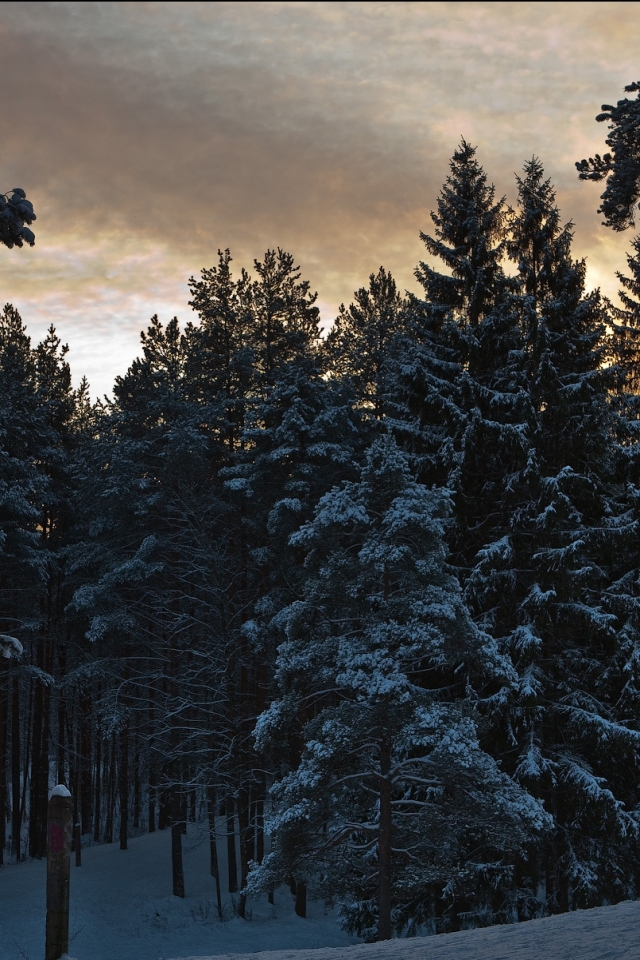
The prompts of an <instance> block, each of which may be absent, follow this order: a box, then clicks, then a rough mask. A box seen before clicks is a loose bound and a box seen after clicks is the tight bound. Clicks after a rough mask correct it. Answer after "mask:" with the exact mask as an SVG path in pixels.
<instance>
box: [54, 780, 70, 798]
mask: <svg viewBox="0 0 640 960" xmlns="http://www.w3.org/2000/svg"><path fill="white" fill-rule="evenodd" d="M70 796H71V794H70V793H69V791H68V790H67V788H66V787H65V785H64V783H59V784H58V786H57V787H54V788H53V790H52V791H51V793H50V794H49V800H51V797H70Z"/></svg>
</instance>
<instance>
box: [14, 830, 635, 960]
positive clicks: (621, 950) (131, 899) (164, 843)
mask: <svg viewBox="0 0 640 960" xmlns="http://www.w3.org/2000/svg"><path fill="white" fill-rule="evenodd" d="M208 846H209V845H208V835H207V831H206V830H205V829H202V830H199V829H198V828H190V832H189V835H188V837H186V838H185V880H186V891H187V897H186V898H185V899H184V900H179V899H178V898H176V897H173V896H172V895H171V838H170V835H169V832H168V831H163V832H158V833H155V834H147V835H145V836H142V837H138V838H136V839H133V840H131V841H130V842H129V850H128V851H121V850H119V849H118V844H115V843H114V844H106V845H102V846H92V847H87V848H85V849H83V851H82V858H83V864H82V866H81V867H78V868H76V867H75V866H73V863H72V868H71V870H72V874H71V921H70V932H71V943H70V947H69V953H70V955H71V956H72V957H75V958H77V960H159V958H188V960H193V958H196V957H198V958H202V960H203V958H205V957H208V958H215V960H221V958H222V957H229V956H235V957H236V958H237V956H238V954H242V955H243V957H242V960H258V957H259V960H640V901H638V902H634V903H621V904H617V905H616V906H613V907H601V908H598V909H595V910H585V911H578V912H576V913H571V914H567V915H564V916H559V917H548V918H546V919H544V920H532V921H530V922H528V923H520V924H514V925H513V926H502V927H489V928H487V929H483V930H469V931H465V932H463V933H453V934H448V935H446V936H440V937H423V938H416V939H413V940H393V941H389V942H387V943H375V944H356V945H354V943H355V941H354V938H350V937H348V936H347V935H346V934H345V933H344V932H343V931H342V930H341V929H340V927H339V926H338V923H337V917H336V915H335V913H334V912H332V911H327V910H325V908H324V907H323V905H322V904H311V905H310V916H309V919H307V920H301V919H300V918H299V917H296V916H295V914H294V912H293V899H292V897H291V895H290V893H289V891H288V890H287V889H285V888H281V889H280V890H278V891H277V892H276V897H275V900H276V902H275V905H274V906H273V907H272V906H270V905H269V904H268V903H267V902H266V900H264V901H260V902H258V903H251V904H250V912H251V919H250V920H247V921H245V920H240V919H238V918H237V917H235V916H234V915H233V910H232V908H231V902H230V898H229V895H228V893H227V892H226V891H223V893H224V894H225V904H226V906H225V914H226V916H227V917H228V918H229V919H227V920H226V921H225V922H223V923H221V922H220V921H219V920H218V919H217V915H216V910H215V886H214V881H213V879H212V878H211V876H210V874H209V849H208ZM218 852H219V854H220V858H221V864H220V866H221V868H222V869H223V870H224V868H225V867H226V863H225V859H224V844H219V847H218ZM45 884H46V864H45V862H44V861H43V860H41V861H30V862H26V863H21V864H17V865H10V866H5V867H3V868H2V869H0V960H42V957H43V955H44V904H45ZM238 960H239V958H238Z"/></svg>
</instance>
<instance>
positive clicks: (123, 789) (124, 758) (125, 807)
mask: <svg viewBox="0 0 640 960" xmlns="http://www.w3.org/2000/svg"><path fill="white" fill-rule="evenodd" d="M118 780H119V791H118V793H119V794H120V849H121V850H126V849H127V841H128V839H129V730H128V729H127V726H126V724H125V725H124V726H123V728H122V730H121V731H120V769H119V778H118Z"/></svg>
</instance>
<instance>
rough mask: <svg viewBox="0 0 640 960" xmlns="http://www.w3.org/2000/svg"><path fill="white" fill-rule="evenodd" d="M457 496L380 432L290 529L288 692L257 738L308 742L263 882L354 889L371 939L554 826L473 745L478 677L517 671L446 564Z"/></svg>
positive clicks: (362, 929) (358, 926)
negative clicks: (447, 531)
mask: <svg viewBox="0 0 640 960" xmlns="http://www.w3.org/2000/svg"><path fill="white" fill-rule="evenodd" d="M449 509H450V508H449V499H448V497H447V495H446V494H445V493H443V492H442V491H438V490H435V489H434V490H431V491H429V490H427V489H426V488H424V487H422V486H420V485H419V484H416V483H415V482H414V481H413V480H412V479H411V478H410V473H409V469H408V464H407V461H406V459H405V458H404V457H403V456H402V454H401V453H400V451H399V450H398V448H397V447H396V445H395V443H394V442H393V441H392V440H391V439H390V438H388V437H385V438H382V439H380V440H379V441H377V442H376V443H374V445H373V447H372V448H371V450H370V451H369V453H368V456H367V462H366V465H365V467H364V468H363V470H362V474H361V478H360V480H359V482H357V483H353V482H347V483H343V484H342V485H341V486H340V487H339V488H338V487H336V488H334V489H333V490H332V491H331V492H330V493H328V494H326V495H325V496H324V497H323V498H322V499H321V500H320V502H319V504H318V507H317V510H316V514H315V518H314V519H313V521H310V522H308V523H307V524H305V525H304V526H303V527H302V528H301V529H300V531H299V532H297V533H295V534H294V535H293V536H292V543H294V544H297V545H299V546H300V547H301V548H303V549H304V551H305V553H306V555H307V558H306V563H305V568H306V583H305V585H304V591H303V594H302V597H301V599H300V600H298V601H296V602H294V603H293V604H292V605H290V606H289V607H288V608H286V609H285V610H284V611H281V612H279V613H278V614H277V622H278V624H279V625H280V627H281V629H282V630H283V632H284V634H285V638H284V639H283V642H282V644H281V646H280V649H279V655H278V673H277V679H278V683H279V686H280V697H279V698H278V699H276V700H275V701H274V703H273V704H272V705H271V707H270V708H269V710H268V711H266V713H265V714H263V716H262V717H261V718H260V721H259V723H258V726H257V738H258V743H259V744H261V745H262V747H263V748H267V747H269V746H271V747H272V748H273V746H274V745H276V744H278V745H279V746H278V749H279V751H280V752H281V745H282V741H283V738H284V737H287V738H288V739H290V738H291V736H292V735H295V734H296V732H297V735H298V736H300V737H301V739H302V740H303V742H304V745H305V747H304V752H303V755H302V760H301V761H300V763H299V765H298V766H297V767H296V768H295V769H293V770H292V771H291V772H290V773H289V774H288V775H286V776H285V777H284V778H283V779H281V781H280V782H279V784H278V785H277V786H276V787H275V788H274V792H275V795H276V798H277V800H278V802H279V808H278V810H277V813H276V815H275V818H274V820H273V829H274V830H275V846H274V850H273V852H272V853H271V854H270V855H269V857H267V858H266V860H265V862H264V865H263V866H262V867H261V868H259V869H258V870H257V871H256V872H255V873H254V874H253V875H252V878H251V880H250V885H249V887H250V889H251V890H257V889H260V888H261V887H262V886H269V885H271V884H273V883H274V882H278V881H282V880H284V879H285V878H286V877H287V876H288V875H290V874H293V875H294V876H295V877H296V880H297V881H298V880H301V881H304V882H305V883H306V884H307V885H308V886H309V889H310V891H311V892H313V893H314V894H315V895H316V896H318V895H320V896H334V895H336V894H338V895H340V897H341V899H342V900H343V902H344V904H345V906H344V911H345V916H346V923H347V926H348V927H349V928H350V929H352V930H356V931H357V932H358V933H360V934H361V935H364V936H365V937H367V938H372V937H373V936H377V938H378V939H387V938H389V937H391V934H392V929H393V928H394V927H395V929H396V930H401V929H406V926H407V924H411V923H413V924H415V923H416V922H418V923H419V922H422V921H424V920H425V919H427V918H428V910H429V906H428V900H429V898H430V896H431V895H432V891H433V889H434V888H436V889H438V890H441V889H442V887H444V886H445V885H447V884H449V885H451V886H452V887H454V888H456V887H457V888H458V890H459V892H461V891H462V889H463V888H469V887H471V886H473V885H478V884H479V883H481V880H480V878H481V877H483V876H484V877H488V876H491V877H492V878H493V882H495V883H499V881H500V878H501V876H503V875H504V873H505V872H506V873H508V872H509V854H508V851H513V849H514V848H518V847H519V846H520V845H521V844H522V843H523V841H524V838H525V837H526V835H527V833H528V831H530V830H531V829H535V828H539V827H541V826H542V825H543V823H544V815H543V813H542V811H541V809H540V808H539V806H538V805H537V804H536V803H535V802H534V801H532V800H530V799H529V798H528V797H527V795H526V794H524V793H523V792H522V791H520V790H519V789H518V788H516V787H515V785H514V784H512V783H511V782H510V781H509V779H508V778H507V777H505V776H504V775H502V774H501V773H500V772H499V770H498V768H497V766H496V765H495V764H494V763H493V761H491V760H490V758H489V757H488V756H487V755H486V754H485V753H483V752H482V751H481V749H480V747H479V744H478V741H477V735H476V730H475V725H474V721H473V707H472V703H471V701H470V699H469V689H470V685H471V684H472V683H474V682H477V681H478V680H479V679H480V678H483V679H484V680H485V681H486V677H487V675H491V677H492V678H493V679H494V680H499V681H503V680H505V679H508V677H509V675H510V665H509V664H508V662H505V661H504V660H503V659H502V658H501V657H500V656H499V654H498V652H497V650H496V648H495V646H494V645H493V644H492V643H491V641H490V640H489V638H488V637H487V636H486V635H483V634H481V633H480V632H479V631H478V630H477V629H476V628H475V627H474V625H473V623H472V621H471V620H470V618H469V616H468V614H467V612H466V610H465V607H464V605H463V603H462V598H461V595H460V588H459V586H458V583H457V580H456V579H455V577H454V576H453V575H452V573H451V571H450V570H449V569H448V568H447V564H446V561H445V550H444V545H443V533H444V524H445V523H446V520H447V515H448V513H449ZM496 804H498V805H499V808H500V818H499V819H500V824H498V823H497V822H496V819H495V817H494V815H493V814H494V811H495V805H496ZM472 850H473V851H474V852H473V854H472ZM478 859H480V860H481V861H482V862H481V863H480V862H478ZM477 899H480V898H476V904H475V906H476V907H477Z"/></svg>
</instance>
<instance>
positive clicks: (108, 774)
mask: <svg viewBox="0 0 640 960" xmlns="http://www.w3.org/2000/svg"><path fill="white" fill-rule="evenodd" d="M104 780H105V793H106V800H107V816H106V820H105V826H104V842H105V843H113V813H114V807H115V798H116V787H115V784H116V739H115V737H114V736H113V735H112V737H111V745H110V749H107V750H105V752H104Z"/></svg>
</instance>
